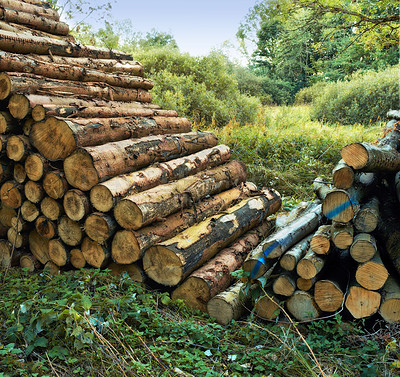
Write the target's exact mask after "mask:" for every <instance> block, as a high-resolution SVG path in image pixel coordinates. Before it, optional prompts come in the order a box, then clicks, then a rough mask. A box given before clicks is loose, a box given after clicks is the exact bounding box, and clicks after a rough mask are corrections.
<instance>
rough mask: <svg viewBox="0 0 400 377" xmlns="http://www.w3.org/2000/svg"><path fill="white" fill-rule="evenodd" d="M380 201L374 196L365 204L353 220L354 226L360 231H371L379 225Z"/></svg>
mask: <svg viewBox="0 0 400 377" xmlns="http://www.w3.org/2000/svg"><path fill="white" fill-rule="evenodd" d="M378 221H379V201H378V199H377V198H376V197H373V198H372V199H371V200H369V201H368V202H367V203H366V204H364V205H363V206H362V207H361V209H360V211H358V213H357V215H356V217H355V218H354V220H353V224H354V227H355V228H356V229H357V230H358V232H360V233H371V232H373V231H374V230H375V229H376V227H377V226H378Z"/></svg>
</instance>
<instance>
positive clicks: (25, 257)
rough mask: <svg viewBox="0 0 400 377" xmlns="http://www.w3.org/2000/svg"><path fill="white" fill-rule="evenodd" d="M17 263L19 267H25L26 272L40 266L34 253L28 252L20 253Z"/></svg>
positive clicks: (35, 269)
mask: <svg viewBox="0 0 400 377" xmlns="http://www.w3.org/2000/svg"><path fill="white" fill-rule="evenodd" d="M19 265H20V266H21V268H25V269H26V270H27V271H28V272H35V271H37V270H39V268H40V262H39V261H38V260H37V259H36V258H35V256H34V255H32V254H28V253H24V254H22V255H21V257H20V260H19Z"/></svg>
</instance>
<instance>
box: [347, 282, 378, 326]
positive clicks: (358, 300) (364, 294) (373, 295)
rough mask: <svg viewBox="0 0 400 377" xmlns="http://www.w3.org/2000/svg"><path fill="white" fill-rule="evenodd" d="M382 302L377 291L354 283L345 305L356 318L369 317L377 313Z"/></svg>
mask: <svg viewBox="0 0 400 377" xmlns="http://www.w3.org/2000/svg"><path fill="white" fill-rule="evenodd" d="M380 304H381V295H380V293H378V292H375V291H369V290H368V289H365V288H363V287H360V286H358V285H357V284H356V283H352V285H351V286H350V288H349V293H348V295H347V298H346V302H345V306H346V308H347V310H348V311H349V312H350V314H351V315H352V316H353V317H354V318H356V319H359V318H367V317H370V316H371V315H373V314H375V313H376V312H377V311H378V309H379V306H380Z"/></svg>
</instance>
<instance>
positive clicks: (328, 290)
mask: <svg viewBox="0 0 400 377" xmlns="http://www.w3.org/2000/svg"><path fill="white" fill-rule="evenodd" d="M314 298H315V302H316V303H317V305H318V306H319V308H320V309H321V310H322V311H324V312H330V313H331V312H336V311H337V310H339V309H340V307H341V306H342V304H343V298H344V291H343V290H342V288H341V287H340V286H339V284H338V283H337V282H336V281H332V280H326V279H324V280H318V281H317V282H316V283H315V288H314Z"/></svg>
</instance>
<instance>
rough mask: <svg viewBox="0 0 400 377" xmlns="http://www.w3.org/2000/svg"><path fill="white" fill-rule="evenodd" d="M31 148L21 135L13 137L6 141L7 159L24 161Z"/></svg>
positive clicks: (25, 138)
mask: <svg viewBox="0 0 400 377" xmlns="http://www.w3.org/2000/svg"><path fill="white" fill-rule="evenodd" d="M30 149H31V146H30V143H29V139H28V138H27V137H26V136H23V135H13V136H10V137H9V138H8V140H7V157H8V158H9V159H10V160H13V161H24V160H25V158H26V157H27V156H28V152H29V151H30Z"/></svg>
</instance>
